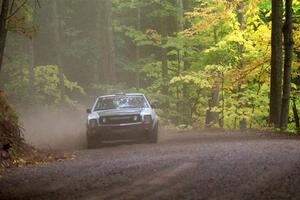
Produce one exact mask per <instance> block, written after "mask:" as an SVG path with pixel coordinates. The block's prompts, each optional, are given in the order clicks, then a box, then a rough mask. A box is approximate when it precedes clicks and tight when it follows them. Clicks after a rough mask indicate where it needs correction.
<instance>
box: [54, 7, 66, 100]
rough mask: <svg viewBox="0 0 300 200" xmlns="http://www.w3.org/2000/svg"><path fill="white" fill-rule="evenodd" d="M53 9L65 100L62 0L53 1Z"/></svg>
mask: <svg viewBox="0 0 300 200" xmlns="http://www.w3.org/2000/svg"><path fill="white" fill-rule="evenodd" d="M52 9H53V15H54V27H53V31H54V42H55V47H56V62H57V65H58V66H57V67H58V73H59V84H60V94H61V100H62V101H63V102H64V101H65V82H64V72H63V61H62V39H61V31H62V30H61V29H62V25H61V19H60V14H61V12H60V9H61V6H60V1H52Z"/></svg>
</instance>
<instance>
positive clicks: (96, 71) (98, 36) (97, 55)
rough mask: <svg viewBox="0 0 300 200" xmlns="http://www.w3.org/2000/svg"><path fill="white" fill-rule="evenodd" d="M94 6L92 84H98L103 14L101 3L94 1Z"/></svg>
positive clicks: (100, 67)
mask: <svg viewBox="0 0 300 200" xmlns="http://www.w3.org/2000/svg"><path fill="white" fill-rule="evenodd" d="M95 7H96V8H97V9H96V16H95V17H96V25H95V52H94V55H95V63H94V69H93V72H94V73H93V82H94V84H96V85H98V84H100V80H101V79H102V77H101V76H102V73H103V70H102V63H101V56H100V55H101V53H99V52H101V51H103V49H104V47H103V46H102V45H101V44H102V36H103V31H102V29H101V25H103V16H102V15H101V13H102V9H103V8H102V7H103V6H102V3H101V2H100V1H98V0H96V1H95Z"/></svg>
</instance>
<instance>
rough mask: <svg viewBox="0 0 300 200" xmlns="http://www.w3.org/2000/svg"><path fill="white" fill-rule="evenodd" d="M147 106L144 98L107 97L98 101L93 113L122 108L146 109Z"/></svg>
mask: <svg viewBox="0 0 300 200" xmlns="http://www.w3.org/2000/svg"><path fill="white" fill-rule="evenodd" d="M147 107H148V104H147V103H146V101H145V98H144V97H143V96H141V95H139V96H137V95H136V96H133V95H131V96H129V95H118V96H107V97H101V98H99V99H98V101H97V104H96V106H95V108H94V111H98V110H110V109H123V108H147Z"/></svg>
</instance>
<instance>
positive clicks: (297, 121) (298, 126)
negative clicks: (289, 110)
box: [293, 99, 300, 132]
mask: <svg viewBox="0 0 300 200" xmlns="http://www.w3.org/2000/svg"><path fill="white" fill-rule="evenodd" d="M293 113H294V120H295V124H296V129H297V132H300V119H299V115H298V110H297V105H296V101H295V99H293Z"/></svg>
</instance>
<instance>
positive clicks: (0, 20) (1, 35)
mask: <svg viewBox="0 0 300 200" xmlns="http://www.w3.org/2000/svg"><path fill="white" fill-rule="evenodd" d="M8 13H9V0H2V7H1V14H0V71H1V69H2V64H3V57H4V49H5V43H6V36H7V16H8Z"/></svg>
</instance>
